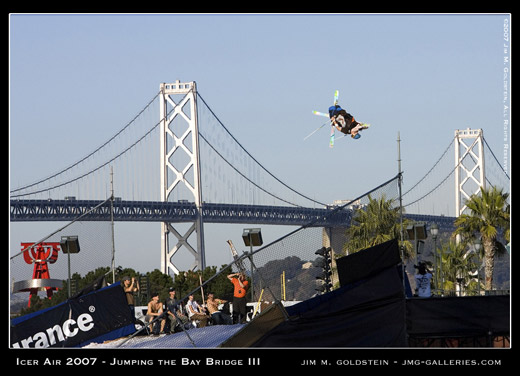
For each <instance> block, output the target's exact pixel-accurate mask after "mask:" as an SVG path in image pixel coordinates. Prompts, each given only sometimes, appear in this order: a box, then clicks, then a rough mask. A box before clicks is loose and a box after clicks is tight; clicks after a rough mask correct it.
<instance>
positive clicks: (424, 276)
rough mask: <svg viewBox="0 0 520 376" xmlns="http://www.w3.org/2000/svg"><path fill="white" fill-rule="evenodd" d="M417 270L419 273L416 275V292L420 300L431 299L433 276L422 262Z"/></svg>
mask: <svg viewBox="0 0 520 376" xmlns="http://www.w3.org/2000/svg"><path fill="white" fill-rule="evenodd" d="M417 270H418V273H417V274H416V275H415V291H416V293H417V296H418V297H420V298H429V297H430V296H431V295H432V293H431V288H430V281H431V279H432V274H431V273H430V271H429V270H428V269H427V268H426V265H425V264H424V263H422V262H421V263H419V266H418V267H417Z"/></svg>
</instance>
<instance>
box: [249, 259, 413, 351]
mask: <svg viewBox="0 0 520 376" xmlns="http://www.w3.org/2000/svg"><path fill="white" fill-rule="evenodd" d="M399 273H400V272H399V269H397V268H395V267H390V268H387V269H385V270H383V271H381V272H379V273H378V274H376V275H374V276H372V277H370V278H367V279H365V280H363V281H362V282H360V283H356V284H352V285H349V286H345V287H341V288H340V289H337V290H335V291H333V292H330V293H328V294H325V295H320V296H318V297H315V298H312V299H310V300H307V301H305V302H302V303H300V304H296V305H294V306H292V307H287V313H288V314H289V315H290V319H289V320H287V321H284V322H283V323H281V324H279V325H278V326H277V327H275V328H274V329H272V330H271V331H269V332H268V333H266V334H265V335H264V337H262V338H261V339H260V340H258V341H257V342H256V343H255V344H254V345H253V347H402V346H405V345H406V330H405V329H406V328H405V300H404V295H403V288H402V286H403V284H402V280H401V278H400V274H399Z"/></svg>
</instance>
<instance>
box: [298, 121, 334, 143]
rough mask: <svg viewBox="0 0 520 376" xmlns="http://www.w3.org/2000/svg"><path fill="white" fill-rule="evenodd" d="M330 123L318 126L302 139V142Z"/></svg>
mask: <svg viewBox="0 0 520 376" xmlns="http://www.w3.org/2000/svg"><path fill="white" fill-rule="evenodd" d="M329 123H330V121H327V122H326V123H323V124H322V125H320V126H319V127H318V128H316V129H315V130H313V131H312V132H311V133H310V134H309V135H308V136H307V137H305V138H304V139H303V141H305V140H306V139H308V138H309V137H311V136H312V135H313V134H314V133H316V132H318V131H319V130H320V129H321V128H323V127H324V126H325V125H327V124H329Z"/></svg>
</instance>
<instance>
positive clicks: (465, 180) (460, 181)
mask: <svg viewBox="0 0 520 376" xmlns="http://www.w3.org/2000/svg"><path fill="white" fill-rule="evenodd" d="M483 137H484V132H483V130H482V129H469V128H468V129H464V130H459V129H457V130H456V131H455V216H456V217H458V216H459V215H461V214H464V211H465V210H466V209H467V206H466V203H465V201H466V200H468V199H469V198H470V196H471V195H472V194H478V193H479V192H480V187H482V188H486V174H485V166H484V145H483Z"/></svg>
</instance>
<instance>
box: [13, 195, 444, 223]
mask: <svg viewBox="0 0 520 376" xmlns="http://www.w3.org/2000/svg"><path fill="white" fill-rule="evenodd" d="M102 202H103V201H101V200H11V215H10V218H11V221H12V222H39V221H71V220H73V219H75V218H77V217H78V216H80V215H82V214H85V213H87V212H88V211H89V210H92V209H93V208H95V207H96V206H98V205H100V204H101V203H102ZM352 213H353V211H352V210H351V209H342V210H335V208H304V207H290V206H260V205H242V204H213V203H204V205H203V207H202V215H203V217H204V222H206V223H243V224H269V225H292V226H303V225H309V224H311V223H312V224H311V226H314V227H344V226H348V225H349V224H350V220H351V218H352ZM197 216H198V212H197V208H196V206H195V204H194V203H190V202H158V201H123V200H118V201H115V202H114V220H115V221H122V222H124V221H127V222H171V223H173V222H177V223H178V222H193V221H194V220H195V219H196V218H197ZM405 217H407V218H410V219H413V220H416V221H424V222H427V223H433V222H435V223H437V225H438V226H439V228H440V229H441V230H447V231H452V230H453V221H454V218H453V217H446V216H433V215H420V214H405ZM109 220H110V202H107V203H106V204H104V205H101V206H99V208H97V209H96V210H94V211H93V212H92V213H89V214H88V215H86V216H85V217H83V218H82V221H109Z"/></svg>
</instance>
